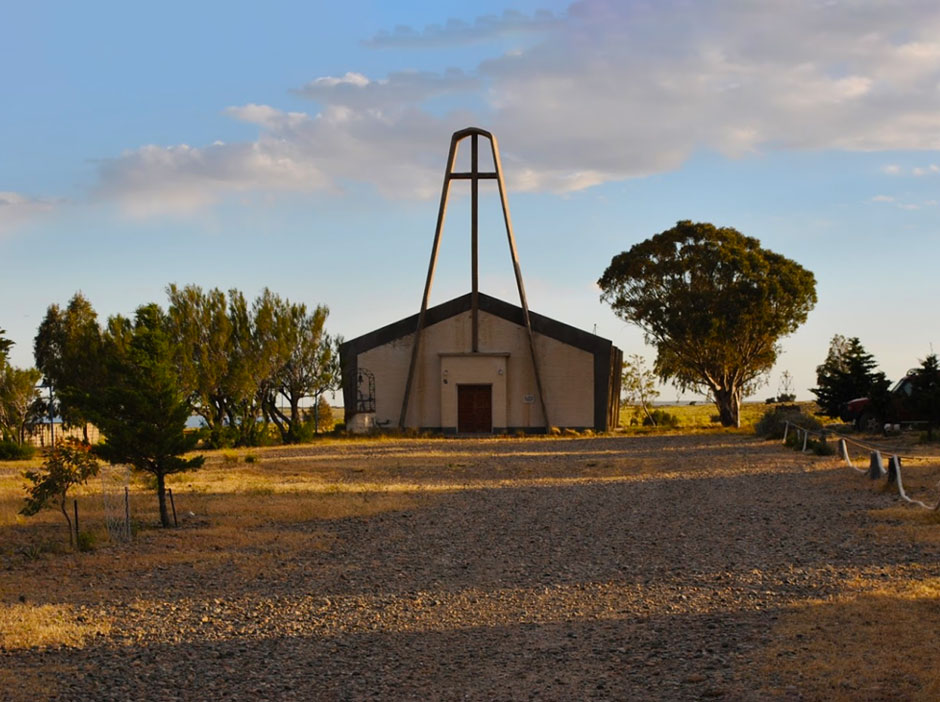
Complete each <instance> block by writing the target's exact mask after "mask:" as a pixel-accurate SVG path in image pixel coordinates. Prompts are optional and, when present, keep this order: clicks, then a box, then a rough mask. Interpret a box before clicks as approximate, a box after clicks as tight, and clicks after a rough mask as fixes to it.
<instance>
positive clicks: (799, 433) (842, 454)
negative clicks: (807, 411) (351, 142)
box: [783, 421, 940, 511]
mask: <svg viewBox="0 0 940 702" xmlns="http://www.w3.org/2000/svg"><path fill="white" fill-rule="evenodd" d="M791 429H792V430H793V431H795V432H796V441H797V443H798V444H802V450H803V451H804V452H806V451H807V450H808V449H809V438H810V436H814V437H819V439H820V440H821V441H824V442H825V441H826V440H828V439H829V438H830V437H835V438H837V439H838V454H839V458H840V459H842V460H843V461H845V464H846V465H847V466H848V467H849V468H851V469H853V470H854V471H855V472H857V473H861V474H863V475H867V476H868V477H869V478H870V479H872V480H881V479H882V478H885V477H886V478H887V485H889V486H891V485H893V486H895V487H896V488H897V491H898V496H899V497H900V498H901V499H902V500H904V501H905V502H909V503H910V504H912V505H917V506H919V507H923V508H924V509H930V510H938V511H940V499H938V501H937V504H936V505H934V506H933V507H930V506H929V505H927V504H926V503H924V502H921V501H920V500H914V499H911V498H910V497H908V495H907V493H906V492H905V491H904V482H903V480H902V478H901V459H902V458H903V459H904V460H906V461H940V456H929V455H927V456H925V455H917V456H915V455H912V454H907V455H905V453H904V449H903V448H898V447H890V446H883V445H879V444H877V443H874V442H870V441H859V440H858V439H856V438H854V437H850V436H845V435H844V434H840V433H839V432H837V431H832V430H831V429H808V428H807V427H803V426H800V425H799V424H796V423H795V422H790V421H786V422H785V423H784V427H783V443H787V440H788V438H789V436H790V430H791ZM849 446H857V447H858V448H861V449H864V450H866V451H868V456H869V464H868V468H867V469H864V468H858V467H856V466H855V465H854V464H853V463H852V458H851V457H850V456H849ZM883 454H884V455H888V456H890V458H889V459H888V467H887V468H885V463H884V458H883Z"/></svg>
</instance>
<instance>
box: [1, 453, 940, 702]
mask: <svg viewBox="0 0 940 702" xmlns="http://www.w3.org/2000/svg"><path fill="white" fill-rule="evenodd" d="M321 450H322V451H327V450H336V449H318V448H305V449H300V450H296V451H300V454H298V455H299V456H300V457H302V455H303V454H302V452H303V451H308V452H309V453H310V455H311V457H313V458H317V456H316V454H317V452H318V451H321ZM342 451H343V458H342V460H343V461H345V462H347V463H349V464H350V465H353V464H358V465H359V466H360V470H361V468H363V467H364V468H366V469H367V470H368V466H369V464H370V461H373V460H376V461H377V460H381V456H383V455H384V456H387V455H388V452H390V451H391V452H397V455H398V456H399V457H400V459H401V461H402V464H403V465H404V466H406V467H405V468H403V470H407V465H408V462H409V460H412V459H413V460H414V461H417V462H420V463H421V465H432V464H433V465H437V466H438V470H437V472H435V473H434V475H438V476H441V475H445V474H446V473H447V471H448V470H449V471H450V478H449V479H450V482H451V483H454V482H457V483H460V487H459V489H458V488H454V489H449V488H448V489H442V490H438V491H428V492H426V493H421V494H420V495H418V496H417V498H416V502H415V506H414V507H413V508H411V509H409V510H408V511H390V512H384V513H380V514H377V515H373V516H370V517H361V518H358V517H357V518H346V519H339V520H336V521H329V522H323V521H312V522H301V523H291V524H285V525H283V526H282V527H279V528H280V529H282V531H283V533H284V534H288V533H289V534H290V535H291V536H292V537H293V538H292V540H291V542H290V543H292V544H295V545H296V544H300V546H294V547H292V548H290V549H288V550H285V551H284V552H283V555H282V556H280V561H279V562H278V567H274V568H270V569H263V570H260V571H259V572H257V573H255V574H252V576H251V577H246V576H245V572H244V569H227V568H226V567H225V561H224V559H223V560H222V561H220V563H219V564H218V565H217V566H215V567H211V568H209V567H207V568H206V569H201V570H196V569H193V568H192V567H191V566H189V565H186V564H181V565H179V566H178V567H176V566H172V565H171V566H168V567H166V568H162V569H160V570H159V571H158V572H153V573H147V574H141V575H140V576H139V577H137V578H136V579H135V580H134V581H133V582H125V583H121V584H114V583H111V584H110V585H107V586H105V585H104V584H103V581H102V580H96V579H95V578H96V576H95V575H94V574H91V575H89V576H88V579H89V589H88V592H89V595H88V597H87V600H86V601H84V602H80V603H76V604H79V605H81V606H82V607H84V608H85V610H84V611H85V613H86V616H89V617H92V616H97V615H99V614H101V613H104V614H106V615H107V616H109V617H111V618H112V619H113V620H114V624H113V626H112V629H111V632H110V634H108V635H106V636H102V637H99V638H98V639H96V640H95V641H93V642H90V643H89V644H88V645H86V646H85V647H84V648H82V649H67V648H54V649H48V650H27V651H6V652H0V667H2V668H6V669H7V670H8V671H14V673H15V674H17V675H22V679H23V680H24V681H25V680H29V681H31V683H30V685H31V688H32V691H30V692H28V691H27V687H26V686H25V683H24V687H23V688H21V689H19V690H16V689H10V688H8V689H5V690H0V699H10V700H17V699H30V700H38V699H42V698H44V697H49V698H55V699H67V700H99V699H101V700H110V699H113V700H131V699H159V700H173V699H179V700H254V699H275V700H399V699H401V700H445V699H446V700H462V699H470V700H527V699H539V700H581V699H598V700H700V699H726V700H764V699H794V700H795V699H801V697H800V693H799V691H798V690H796V689H794V688H789V689H788V688H786V687H777V686H775V685H774V681H773V671H772V670H770V671H768V670H767V669H766V668H765V664H764V663H762V662H761V660H760V656H759V652H760V650H761V648H762V647H763V646H764V645H765V644H766V642H767V640H768V637H769V636H770V635H771V631H772V627H773V624H774V622H775V620H776V619H777V617H778V614H779V613H780V612H781V611H782V610H784V609H785V608H787V607H789V606H790V605H792V604H793V603H795V602H798V601H800V600H804V599H806V598H808V597H820V598H825V597H827V596H829V595H832V594H834V593H836V592H838V591H839V590H840V588H842V587H843V586H844V581H845V580H846V579H847V578H849V577H851V575H852V574H853V573H858V572H870V571H872V570H873V569H876V570H880V571H883V572H885V573H888V574H890V573H891V572H903V571H904V570H905V569H909V568H912V567H915V565H914V564H923V563H925V562H927V563H936V554H935V553H933V554H931V553H925V552H923V550H922V548H926V547H918V546H916V545H911V546H910V547H909V548H905V549H903V550H901V549H898V548H897V547H895V546H892V545H891V544H888V543H884V542H880V541H878V540H877V539H871V538H869V537H868V536H867V535H866V529H865V524H866V520H867V519H868V516H867V515H866V510H869V509H872V508H874V507H877V506H883V505H884V502H885V500H886V499H887V498H886V497H885V496H882V495H876V494H872V493H870V492H867V491H863V490H845V489H842V488H840V483H839V481H838V480H834V479H833V474H835V473H838V471H839V470H840V468H839V467H838V466H837V464H836V462H834V461H833V459H822V458H817V457H810V456H804V455H801V454H798V453H794V452H790V451H787V450H785V449H782V448H781V447H779V446H778V445H776V444H768V443H761V442H757V441H755V440H753V439H751V438H747V437H741V436H736V435H727V434H723V435H718V436H715V435H701V436H665V437H625V438H594V439H569V440H558V439H556V440H524V441H520V440H506V441H499V440H492V441H489V440H487V441H480V442H473V441H468V440H452V441H431V442H410V443H409V442H383V443H381V444H379V443H374V444H368V443H363V444H354V445H351V446H350V447H349V448H347V449H343V450H342ZM383 452H384V453H383ZM451 453H453V454H454V456H456V458H453V457H450V456H449V454H451ZM424 454H426V455H425V456H424V458H422V455H424ZM285 455H286V454H285ZM298 455H294V456H293V459H294V460H295V461H296V460H298ZM321 458H322V457H321ZM321 462H322V461H321ZM313 463H316V461H313ZM311 465H313V464H311ZM314 469H315V468H311V470H314ZM442 479H443V478H442ZM192 528H198V527H192ZM307 534H309V535H310V544H311V545H310V547H305V546H304V545H303V544H304V543H305V538H306V535H307ZM314 542H316V543H317V544H319V545H317V546H314V545H313V544H314ZM323 544H326V546H323ZM931 572H932V574H933V576H934V577H936V576H937V575H938V574H940V567H936V566H934V567H933V570H932V571H931ZM101 577H102V578H103V577H104V576H101ZM105 591H106V592H107V595H106V597H107V599H106V601H98V600H97V599H96V598H97V595H96V594H95V593H101V592H105ZM37 599H42V598H41V597H37Z"/></svg>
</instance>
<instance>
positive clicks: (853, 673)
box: [764, 578, 940, 702]
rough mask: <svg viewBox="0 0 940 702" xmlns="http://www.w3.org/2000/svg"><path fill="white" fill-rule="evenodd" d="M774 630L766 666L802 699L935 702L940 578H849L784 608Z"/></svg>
mask: <svg viewBox="0 0 940 702" xmlns="http://www.w3.org/2000/svg"><path fill="white" fill-rule="evenodd" d="M774 635H775V636H774V638H775V641H774V643H773V645H771V646H770V647H769V648H768V649H767V650H766V651H765V652H764V658H765V672H766V674H767V675H768V677H769V678H771V679H773V680H775V682H776V683H777V684H778V686H779V687H780V688H785V687H788V686H792V687H796V688H798V689H799V690H800V692H802V693H803V695H804V699H810V700H832V701H833V702H855V701H857V700H868V701H870V702H881V701H884V702H889V701H893V700H922V701H923V702H928V701H930V702H932V701H933V700H936V699H938V694H940V670H938V669H937V667H936V664H937V651H938V650H940V578H931V579H927V580H918V579H911V580H908V581H900V582H899V581H898V580H897V579H892V583H891V585H890V586H885V585H883V584H882V583H880V582H877V581H874V580H871V579H858V580H855V581H854V582H848V583H846V591H845V592H844V593H842V594H840V595H838V596H837V597H834V598H832V599H829V600H810V601H807V602H806V603H804V604H803V605H801V606H799V607H796V608H794V609H791V610H789V611H788V612H786V613H785V614H784V615H783V616H781V618H780V620H779V621H778V623H777V626H776V627H775V630H774ZM777 691H778V692H779V688H778V690H777Z"/></svg>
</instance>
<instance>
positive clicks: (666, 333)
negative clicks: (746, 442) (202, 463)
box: [598, 221, 816, 426]
mask: <svg viewBox="0 0 940 702" xmlns="http://www.w3.org/2000/svg"><path fill="white" fill-rule="evenodd" d="M598 284H599V285H600V287H601V290H602V291H603V294H602V296H601V299H603V300H605V301H606V302H608V303H609V304H610V305H611V307H613V310H614V312H615V313H616V314H617V316H619V317H620V318H621V319H623V320H625V321H628V322H632V323H634V324H636V325H638V326H639V327H640V328H641V329H642V330H643V332H644V334H645V336H646V340H647V342H648V343H651V344H653V345H655V346H656V349H657V357H656V364H655V370H656V372H657V373H658V375H659V376H660V378H662V379H663V380H668V379H671V380H672V381H673V382H675V383H676V384H677V385H678V386H679V387H680V388H683V389H692V390H697V391H700V392H702V391H706V392H710V393H711V395H712V397H713V398H714V401H715V404H716V406H717V407H718V411H719V413H720V416H721V422H722V424H724V425H725V426H738V425H739V423H740V403H741V399H742V397H743V396H744V394H745V393H746V391H747V390H748V389H751V388H753V386H754V384H755V383H756V382H758V381H759V379H760V378H761V377H762V375H763V374H765V373H767V372H768V371H769V370H770V368H771V367H772V366H773V364H774V362H775V361H776V359H777V354H778V346H777V341H778V340H779V339H780V338H781V337H783V336H786V335H787V334H790V333H792V332H793V331H795V330H796V328H797V327H799V325H800V324H802V323H803V322H804V321H806V317H807V315H808V314H809V311H810V310H811V309H812V308H813V306H814V305H815V304H816V281H815V278H814V276H813V274H812V273H810V272H809V271H807V270H805V269H804V268H802V267H801V266H800V265H799V264H797V263H796V262H794V261H791V260H790V259H788V258H785V257H784V256H781V255H780V254H777V253H774V252H772V251H769V250H767V249H763V248H761V246H760V242H759V241H758V240H757V239H754V238H752V237H746V236H744V235H743V234H741V233H740V232H738V231H736V230H734V229H731V228H728V227H722V228H719V227H715V226H713V225H711V224H705V223H693V222H690V221H682V222H679V223H678V224H677V225H676V226H675V227H673V228H672V229H669V230H667V231H665V232H662V233H660V234H657V235H655V236H653V237H652V238H650V239H647V240H646V241H643V242H641V243H639V244H636V245H634V246H633V247H632V248H631V249H630V250H629V251H625V252H623V253H621V254H618V255H617V256H615V257H614V258H613V260H612V261H611V263H610V266H608V268H607V270H606V271H605V272H604V275H603V276H602V277H601V279H600V280H599V281H598ZM703 394H704V392H703Z"/></svg>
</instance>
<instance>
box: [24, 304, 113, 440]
mask: <svg viewBox="0 0 940 702" xmlns="http://www.w3.org/2000/svg"><path fill="white" fill-rule="evenodd" d="M100 346H101V330H100V328H99V327H98V315H97V314H96V313H95V310H94V309H93V308H92V306H91V303H90V302H89V301H88V300H87V299H86V298H85V296H84V295H82V294H81V293H80V292H77V293H75V295H73V296H72V299H71V300H69V304H68V306H67V307H66V308H65V309H64V310H63V309H61V308H59V306H58V305H51V306H50V307H49V309H48V310H46V316H45V318H44V319H43V321H42V323H41V324H40V325H39V330H38V332H37V333H36V339H35V340H34V342H33V354H34V356H35V358H36V367H37V368H38V369H39V370H40V371H41V372H42V374H43V376H44V377H45V379H46V382H49V383H51V384H52V387H53V389H54V391H55V397H56V399H57V401H58V407H56V408H53V410H54V411H57V412H58V414H59V415H60V416H61V417H62V419H63V421H64V422H65V424H66V425H68V426H75V427H82V430H83V431H85V425H86V424H87V422H88V416H87V412H86V408H87V406H88V403H89V402H90V401H91V400H92V399H93V397H94V395H95V394H96V393H97V391H98V388H99V387H100V385H101V381H102V378H101V376H100V373H101V368H102V365H101V363H100V362H99V359H98V354H99V352H100ZM48 413H49V412H48V409H47V411H46V414H48ZM85 439H86V441H87V439H88V436H87V432H86V434H85Z"/></svg>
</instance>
